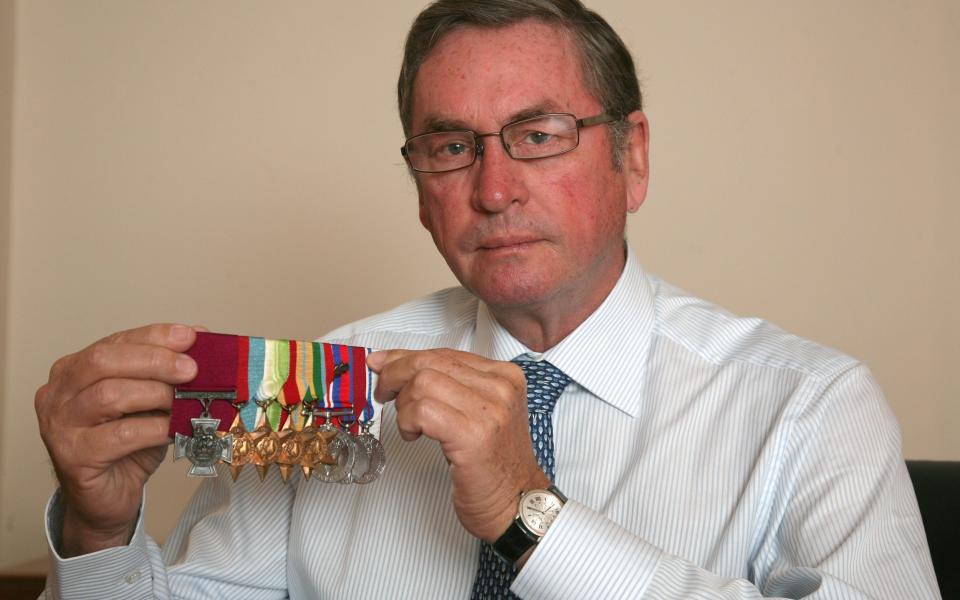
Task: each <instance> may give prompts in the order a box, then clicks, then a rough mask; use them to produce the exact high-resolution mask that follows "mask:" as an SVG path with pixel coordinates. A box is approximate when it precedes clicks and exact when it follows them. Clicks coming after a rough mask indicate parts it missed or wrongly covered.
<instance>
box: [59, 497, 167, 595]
mask: <svg viewBox="0 0 960 600" xmlns="http://www.w3.org/2000/svg"><path fill="white" fill-rule="evenodd" d="M45 526H46V534H47V551H48V553H49V554H50V573H49V574H48V575H47V589H46V596H45V598H47V600H69V599H72V598H101V599H104V600H107V599H113V598H117V599H118V600H120V599H129V598H140V597H144V598H148V597H151V596H152V590H153V577H152V570H151V568H150V553H149V551H148V544H151V545H152V542H153V541H152V540H150V538H149V537H148V536H147V535H146V533H145V532H144V531H143V502H142V501H141V505H140V514H139V515H138V516H137V526H136V529H135V530H134V533H133V537H132V538H131V539H130V543H129V544H127V545H126V546H118V547H116V548H107V549H105V550H99V551H97V552H91V553H90V554H84V555H82V556H74V557H71V558H63V557H61V556H60V553H59V548H60V543H61V537H62V533H63V502H62V500H61V497H60V490H59V489H58V490H57V491H56V492H54V494H53V496H52V497H51V498H50V501H49V502H48V503H47V510H46V519H45Z"/></svg>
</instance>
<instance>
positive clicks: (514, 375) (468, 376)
mask: <svg viewBox="0 0 960 600" xmlns="http://www.w3.org/2000/svg"><path fill="white" fill-rule="evenodd" d="M425 370H432V371H439V372H442V373H445V374H447V375H449V376H450V377H452V378H454V379H456V380H457V381H460V382H462V383H463V384H465V385H467V386H469V387H474V386H475V387H477V389H488V388H492V389H491V390H490V391H491V392H495V393H497V394H498V395H501V396H504V397H506V398H510V397H512V396H513V395H514V394H516V393H520V394H521V395H522V392H523V389H524V387H523V386H524V378H523V372H522V371H521V370H520V368H519V367H517V366H516V365H513V364H512V363H505V362H501V361H493V360H489V359H486V358H483V357H481V356H477V355H475V354H470V353H469V352H460V351H457V350H427V351H417V352H414V351H407V350H391V351H387V352H386V353H385V354H384V355H383V362H382V363H381V366H380V373H379V376H378V378H377V388H376V389H375V390H374V397H375V398H376V399H377V400H380V401H387V400H390V399H392V398H394V397H396V395H397V394H398V393H399V392H400V390H401V389H403V387H404V386H406V385H408V384H409V383H410V381H411V380H412V379H413V378H414V377H416V375H417V374H418V373H420V372H422V371H425ZM504 382H506V384H507V389H503V388H504Z"/></svg>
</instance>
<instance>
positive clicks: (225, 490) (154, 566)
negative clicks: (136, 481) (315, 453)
mask: <svg viewBox="0 0 960 600" xmlns="http://www.w3.org/2000/svg"><path fill="white" fill-rule="evenodd" d="M244 471H245V472H243V473H241V475H240V478H239V479H238V481H237V482H236V483H233V482H232V481H231V480H230V474H229V472H228V471H227V470H226V469H222V468H218V472H219V477H216V478H211V479H209V480H207V481H205V482H204V483H203V485H201V486H200V488H199V489H198V490H197V492H196V493H195V494H194V496H193V498H192V499H191V501H190V503H189V504H188V506H187V508H186V510H185V511H184V513H183V515H182V516H181V518H180V520H179V522H178V523H177V526H176V527H175V528H174V530H173V532H172V533H171V534H170V537H169V538H168V539H167V541H166V543H165V544H164V547H163V549H162V550H161V549H160V548H159V547H158V545H157V544H156V543H155V542H154V541H153V539H151V538H150V536H148V535H147V534H146V532H145V531H144V527H143V508H141V511H140V517H139V518H138V521H137V526H136V529H135V531H134V534H133V537H132V538H131V540H130V543H129V544H128V545H126V546H122V547H118V548H109V549H106V550H100V551H99V552H93V553H90V554H85V555H82V556H75V557H71V558H62V557H61V556H60V555H59V553H58V549H59V547H60V535H61V531H62V528H63V507H62V503H61V498H60V492H59V490H58V491H57V492H55V493H54V495H53V497H52V498H51V499H50V502H49V503H48V505H47V513H46V525H47V527H46V529H47V543H48V551H49V554H50V566H51V570H50V574H49V575H48V576H47V586H46V590H45V591H44V595H42V596H41V598H45V599H47V600H70V599H74V598H77V599H89V598H98V599H103V600H112V599H114V598H116V599H118V600H120V599H123V600H131V599H153V598H156V599H168V598H183V599H200V598H203V599H208V598H226V597H235V598H257V599H264V600H267V599H273V598H276V599H280V598H286V597H287V580H286V559H287V539H288V535H289V527H290V510H291V506H292V501H293V495H294V489H295V487H296V486H297V483H295V482H292V483H291V484H289V485H285V486H276V485H263V484H262V483H261V482H260V481H259V479H258V477H257V475H256V472H255V471H254V470H253V468H252V467H249V468H247V469H245V470H244ZM144 506H145V503H144Z"/></svg>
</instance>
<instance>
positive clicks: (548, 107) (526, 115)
mask: <svg viewBox="0 0 960 600" xmlns="http://www.w3.org/2000/svg"><path fill="white" fill-rule="evenodd" d="M558 112H564V111H563V110H561V109H559V108H557V105H556V104H554V103H553V102H547V101H544V102H540V103H538V104H534V105H533V106H530V107H527V108H524V109H521V110H518V111H517V112H515V113H513V114H512V115H510V118H509V119H507V123H513V122H514V121H522V120H523V119H530V118H533V117H539V116H540V115H546V114H549V113H558ZM505 124H506V123H505Z"/></svg>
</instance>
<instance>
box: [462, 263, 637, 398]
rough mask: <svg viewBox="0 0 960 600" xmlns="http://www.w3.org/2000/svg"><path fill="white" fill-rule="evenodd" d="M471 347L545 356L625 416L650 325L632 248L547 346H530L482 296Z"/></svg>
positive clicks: (506, 355)
mask: <svg viewBox="0 0 960 600" xmlns="http://www.w3.org/2000/svg"><path fill="white" fill-rule="evenodd" d="M476 322H477V329H476V335H475V337H474V348H473V351H474V352H476V353H477V354H480V355H481V356H485V357H487V358H490V359H493V360H512V359H514V358H516V357H518V356H520V355H522V354H529V355H530V356H531V357H532V358H534V359H535V360H541V359H542V360H548V361H550V362H551V363H552V364H553V365H554V366H556V367H557V368H558V369H560V370H561V371H563V372H564V373H566V375H567V376H568V377H570V378H571V379H572V380H573V381H575V382H576V383H577V384H579V385H580V386H581V387H583V388H585V389H586V390H587V391H589V392H590V393H592V394H593V395H594V396H596V397H597V398H599V399H600V400H602V401H603V402H606V403H607V404H610V405H611V406H614V407H616V408H618V409H620V410H622V411H623V412H625V413H627V414H629V415H630V416H636V415H637V414H638V412H639V410H640V404H641V398H642V395H641V389H642V386H643V383H644V381H645V377H646V368H647V355H648V353H649V351H650V342H651V337H652V333H653V326H654V296H653V289H652V288H651V286H650V282H649V281H648V280H647V278H646V276H645V274H644V272H643V270H642V269H641V267H640V263H639V262H638V261H637V259H636V256H635V255H634V253H633V250H632V249H630V247H629V245H628V246H627V260H626V264H625V265H624V268H623V272H622V273H621V274H620V278H619V279H618V280H617V283H616V285H615V286H614V287H613V290H611V292H610V294H609V295H608V296H607V298H606V299H605V300H604V301H603V302H602V303H601V304H600V306H599V307H598V308H597V310H595V311H594V312H593V314H591V315H590V316H589V317H587V319H586V320H585V321H584V322H583V323H581V324H580V325H579V326H578V327H577V328H576V329H574V330H573V331H572V332H571V333H570V335H568V336H567V337H565V338H564V339H563V340H561V341H560V343H558V344H557V345H556V346H554V347H553V348H550V349H549V350H547V351H546V352H543V353H538V352H534V351H532V350H530V349H529V348H527V347H526V346H525V345H524V344H522V343H521V342H520V341H519V340H517V339H516V338H514V337H513V336H512V335H510V332H508V331H507V330H506V329H504V327H503V326H502V325H500V323H498V322H497V320H496V318H494V316H493V314H492V313H491V312H490V309H489V307H488V306H487V305H486V303H484V302H483V301H481V302H479V305H478V308H477V321H476Z"/></svg>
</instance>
